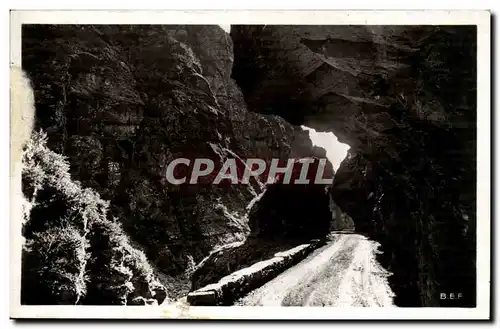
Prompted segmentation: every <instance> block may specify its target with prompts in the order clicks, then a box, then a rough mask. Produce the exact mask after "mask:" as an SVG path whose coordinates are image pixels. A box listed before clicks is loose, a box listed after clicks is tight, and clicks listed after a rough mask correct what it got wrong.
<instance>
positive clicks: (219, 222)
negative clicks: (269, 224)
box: [23, 25, 314, 297]
mask: <svg viewBox="0 0 500 329" xmlns="http://www.w3.org/2000/svg"><path fill="white" fill-rule="evenodd" d="M232 54H233V51H232V41H231V39H230V37H229V35H227V33H225V32H224V31H223V30H222V29H221V28H220V27H218V26H195V25H192V26H173V25H169V26H137V25H136V26H112V25H106V26H104V25H103V26H90V25H85V26H81V25H79V26H76V25H64V26H62V25H60V26H55V25H51V26H49V25H42V26H40V25H37V26H34V25H27V26H24V27H23V69H24V70H25V71H26V72H27V73H28V75H29V77H30V78H31V80H32V82H33V86H34V91H35V100H36V109H37V113H36V119H37V126H38V127H40V128H43V129H44V130H45V131H46V132H47V134H48V137H49V139H48V144H49V147H50V148H51V149H53V150H55V151H56V152H59V153H61V154H64V155H66V156H68V157H69V159H70V164H71V174H72V176H73V177H74V178H75V179H76V180H79V181H81V182H82V183H83V185H84V186H86V187H92V188H94V189H96V190H97V191H98V192H99V193H100V194H101V195H102V197H103V198H104V199H106V200H110V201H111V204H110V211H111V213H112V214H113V215H114V216H116V217H117V218H119V219H120V220H121V221H122V222H123V227H124V229H125V230H126V231H127V232H128V233H129V234H130V236H131V238H132V240H133V241H135V242H136V243H138V244H139V245H141V246H142V247H143V248H144V249H145V251H146V254H147V256H148V258H149V259H150V260H151V261H152V262H153V263H154V264H155V265H156V266H157V267H158V268H159V269H160V270H161V271H163V272H165V273H168V274H169V275H177V274H182V273H183V272H184V270H185V268H186V266H187V260H188V259H194V261H196V262H197V261H200V260H201V259H202V258H203V257H204V256H205V255H206V254H207V253H208V252H209V251H210V250H211V249H212V248H213V247H214V246H218V245H222V244H225V243H229V242H232V241H239V240H242V239H243V238H244V237H245V236H246V235H247V234H248V232H249V228H248V224H247V219H246V208H245V207H246V205H247V204H248V202H249V201H250V200H251V199H252V198H253V197H254V196H255V195H257V194H258V193H260V192H261V191H260V186H259V185H258V184H251V185H231V184H225V185H219V186H216V185H209V184H198V185H189V184H185V185H179V186H174V185H171V184H169V183H168V182H167V181H166V179H165V171H166V167H167V164H168V163H170V161H171V160H173V159H175V158H178V157H184V158H189V159H193V158H195V157H206V158H211V159H214V160H216V168H220V166H221V164H222V163H223V161H224V160H225V159H227V158H236V159H240V158H241V159H245V158H249V157H259V158H263V159H270V158H272V157H275V158H280V159H283V160H284V159H286V158H288V157H289V156H299V155H300V154H302V153H304V154H305V155H309V154H311V152H314V151H313V150H312V145H311V142H310V140H309V137H308V136H307V133H306V132H303V131H302V130H301V129H300V128H298V127H294V126H292V125H290V124H289V123H287V122H286V121H285V120H284V119H282V118H280V117H277V116H273V115H261V114H257V113H253V112H249V111H247V109H246V105H245V102H244V100H243V96H242V94H241V92H240V90H239V88H238V86H237V85H236V83H235V82H234V81H233V80H232V79H231V78H230V74H231V67H232V58H233V55H232ZM294 145H297V148H296V150H292V149H294ZM292 151H293V152H292ZM174 297H175V296H174Z"/></svg>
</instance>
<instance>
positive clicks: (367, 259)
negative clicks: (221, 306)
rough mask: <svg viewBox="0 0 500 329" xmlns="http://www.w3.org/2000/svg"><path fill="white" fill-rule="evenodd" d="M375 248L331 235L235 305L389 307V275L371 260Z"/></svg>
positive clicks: (349, 236) (365, 242) (358, 237)
mask: <svg viewBox="0 0 500 329" xmlns="http://www.w3.org/2000/svg"><path fill="white" fill-rule="evenodd" d="M378 246H379V245H378V243H376V242H374V241H370V240H368V239H367V238H365V237H364V236H361V235H358V234H334V235H333V236H332V242H330V243H329V244H327V245H326V246H324V247H322V248H319V249H318V250H316V251H314V252H313V253H312V254H311V255H309V256H308V257H307V258H306V259H304V260H303V261H302V262H300V263H299V264H297V265H295V266H294V267H292V268H290V269H288V270H287V271H285V272H283V273H281V274H280V275H279V276H277V277H276V278H275V279H273V280H271V281H269V282H268V283H266V284H265V285H263V286H262V287H260V288H258V289H256V290H254V291H252V292H251V293H250V294H248V295H247V296H245V297H243V298H242V299H240V300H239V301H237V302H236V303H235V304H236V305H239V306H333V307H339V306H340V307H349V306H361V307H362V306H365V307H377V306H393V302H392V299H393V293H392V291H391V289H390V287H389V284H388V282H387V276H388V275H389V273H388V272H387V271H386V270H385V269H383V268H382V267H381V266H380V264H378V263H377V261H376V259H375V256H376V252H377V248H378Z"/></svg>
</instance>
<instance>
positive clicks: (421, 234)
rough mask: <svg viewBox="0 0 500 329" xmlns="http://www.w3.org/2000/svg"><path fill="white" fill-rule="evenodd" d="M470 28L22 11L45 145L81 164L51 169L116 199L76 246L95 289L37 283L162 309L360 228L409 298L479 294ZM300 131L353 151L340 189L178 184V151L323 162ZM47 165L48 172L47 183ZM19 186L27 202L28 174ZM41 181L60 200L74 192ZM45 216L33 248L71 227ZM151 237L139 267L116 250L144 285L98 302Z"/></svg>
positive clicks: (410, 301) (63, 297) (423, 302)
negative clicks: (174, 178)
mask: <svg viewBox="0 0 500 329" xmlns="http://www.w3.org/2000/svg"><path fill="white" fill-rule="evenodd" d="M475 33H476V32H475V29H474V27H467V26H461V27H455V26H447V27H440V26H333V25H332V26H272V25H265V26H258V25H247V26H239V25H233V26H232V27H231V32H230V33H227V32H225V31H224V30H223V29H222V28H220V27H219V26H215V25H213V26H202V25H25V26H24V27H23V35H22V57H23V61H22V66H23V70H24V71H25V72H26V73H27V75H28V77H29V78H30V79H31V81H32V85H33V89H34V95H35V105H36V113H35V119H36V120H35V130H37V131H38V130H39V129H42V130H43V131H44V132H45V133H46V135H47V138H46V143H47V148H48V149H50V152H52V153H53V154H55V155H53V154H52V153H50V154H51V155H50V156H51V157H52V156H53V157H56V158H57V154H60V155H63V156H65V157H66V158H67V161H68V167H67V168H65V167H64V166H62V167H64V168H62V169H57V170H62V171H66V172H67V174H68V175H70V176H71V179H72V180H74V181H78V182H80V183H81V185H82V188H83V189H90V190H92V191H93V192H92V193H95V195H94V194H93V196H92V200H94V199H96V198H97V199H99V200H100V199H102V200H104V201H103V202H104V203H106V202H107V203H109V205H107V206H106V207H104V206H103V207H101V206H99V207H98V210H96V211H97V212H96V216H97V217H98V218H99V220H96V221H95V223H99V224H94V225H91V226H89V227H85V228H83V231H82V230H81V229H80V228H78V229H77V232H76V233H75V232H73V231H72V232H73V233H72V234H73V235H71V236H78V239H80V240H81V243H80V242H79V243H78V244H76V245H75V244H69V245H68V246H67V248H73V249H75V250H79V252H80V253H81V255H80V254H78V255H79V256H78V257H79V258H78V259H80V260H81V261H79V263H78V264H79V265H78V266H80V268H83V270H85V271H87V272H89V278H88V280H87V281H85V280H81V283H80V285H83V286H85V288H87V289H83V290H82V291H81V292H79V294H80V295H81V296H82V297H81V298H80V297H78V298H74V296H73V295H72V294H69V295H70V296H71V297H68V294H67V293H66V294H61V293H58V294H54V292H53V291H50V290H43V291H42V293H43V294H45V295H50V298H49V297H47V298H49V299H50V300H51V301H55V302H57V303H61V304H67V303H75V302H76V303H81V304H82V303H83V304H96V303H108V304H113V303H122V304H123V303H124V304H131V303H133V301H135V302H137V300H141V298H143V299H142V300H151V299H156V302H158V303H162V302H163V301H164V300H165V299H167V300H168V299H176V298H178V297H180V296H183V295H185V294H186V293H187V292H188V291H189V290H193V289H197V288H199V287H201V286H202V285H205V284H209V283H213V282H215V281H217V280H218V279H220V278H221V277H223V276H225V275H227V274H229V273H231V272H234V271H236V270H239V269H241V268H243V267H245V266H250V265H251V264H253V263H255V262H257V261H259V260H262V259H265V258H266V257H269V256H271V255H273V254H275V253H276V252H279V251H281V250H283V249H284V248H292V247H294V246H296V245H297V244H300V243H302V242H303V241H305V240H309V239H314V238H321V237H324V236H326V235H327V234H328V233H329V232H330V231H331V230H332V229H346V228H347V229H353V226H354V227H355V229H356V231H358V232H361V233H364V234H367V235H369V236H370V237H371V238H372V239H374V240H375V241H378V242H380V243H381V250H382V251H383V253H382V254H380V255H379V257H380V262H381V264H382V265H383V266H384V267H385V268H386V269H387V270H388V271H390V272H392V273H393V275H392V276H391V278H390V279H389V280H390V281H389V282H390V284H391V288H392V289H393V290H394V292H395V294H396V298H395V303H396V304H397V305H399V306H447V304H446V303H447V301H441V300H439V293H440V292H441V291H457V290H458V289H461V291H463V292H464V296H465V299H466V301H465V305H466V306H473V305H474V303H475V237H476V235H475V220H476V218H475V147H476V144H475V134H476V130H475V129H476V125H475V124H476V123H475V113H476V109H475V104H476V99H475V83H476V82H475ZM302 125H304V126H307V127H311V128H314V129H315V130H317V131H324V132H333V133H334V134H335V136H337V137H338V138H339V140H340V141H341V142H343V143H346V144H348V145H349V146H350V150H349V154H348V156H347V157H346V159H345V160H344V161H343V162H342V163H341V165H340V167H339V168H338V170H336V172H335V173H333V170H330V175H331V176H332V177H334V181H333V185H331V186H326V187H325V186H315V185H304V186H300V185H299V186H297V185H284V184H279V182H277V183H276V184H269V185H266V184H263V183H262V182H259V181H251V182H250V184H248V185H242V184H234V185H232V184H222V185H212V184H196V185H190V184H184V185H177V186H174V185H170V184H168V183H167V182H166V180H165V170H166V166H167V164H168V163H169V162H170V161H172V160H173V159H175V158H178V157H184V158H196V157H206V158H210V159H213V160H214V162H215V163H216V166H217V165H218V166H221V165H222V163H223V162H224V161H225V160H226V159H228V158H234V159H236V160H237V161H241V160H242V159H246V158H252V157H255V158H261V159H264V160H266V161H267V162H269V161H270V160H271V159H272V158H278V159H280V160H286V159H289V158H302V157H312V158H316V159H318V158H324V157H325V154H326V152H325V150H323V149H321V148H319V147H316V146H314V145H313V144H312V142H311V140H310V138H309V135H308V133H307V132H306V131H304V130H303V129H302V128H300V126H302ZM44 152H49V150H47V151H44ZM44 154H45V153H44ZM30 159H31V158H30ZM43 159H45V158H43ZM46 162H50V161H46ZM44 163H45V162H44ZM38 165H39V162H36V163H34V164H32V167H36V168H38V167H37V166H38ZM50 168H51V167H50ZM50 168H49V169H50ZM330 168H331V165H330ZM49 169H47V168H45V167H43V166H42V168H41V169H37V170H42V171H44V172H46V174H47V175H48V177H50V175H53V171H54V170H53V169H50V170H52V171H50V170H49ZM26 175H27V174H26ZM26 175H25V176H26ZM28 176H29V175H28ZM65 177H67V176H65ZM48 181H51V180H50V179H48ZM24 184H26V187H27V189H25V190H26V193H25V195H26V197H27V198H28V197H30V199H32V198H33V194H32V193H31V192H30V191H31V190H30V189H29V188H28V187H30V185H31V184H33V182H31V181H29V180H25V183H24ZM68 184H69V183H68ZM49 185H50V184H49ZM37 186H38V185H37ZM42 187H43V188H45V189H50V191H52V192H51V193H52V194H50V193H49V194H48V196H51V195H53V192H54V189H55V190H58V189H60V187H58V185H50V186H44V185H43V186H42ZM64 191H66V190H64ZM68 193H69V192H64V193H63V194H64V195H68ZM71 193H73V192H71ZM78 193H80V192H78ZM39 195H40V196H43V195H44V194H43V193H42V194H39ZM71 195H74V194H71ZM65 198H66V197H65ZM72 198H73V199H74V196H73V197H72ZM73 199H71V200H73ZM50 200H52V199H51V198H50V197H48V198H46V199H43V200H42V199H40V200H37V201H36V204H38V205H39V204H43V202H46V203H48V202H51V201H50ZM64 200H66V199H64ZM102 200H101V201H102ZM101 201H95V200H94V201H92V204H94V203H96V204H101ZM64 202H67V201H64ZM86 207H87V206H85V208H83V209H87V208H86ZM70 208H71V207H70ZM32 209H33V208H32ZM35 209H37V208H36V207H35ZM50 209H53V208H50ZM92 209H93V208H92ZM84 213H86V212H84ZM47 214H48V213H47V211H45V212H44V211H33V210H31V211H30V212H28V214H27V218H28V219H27V223H28V224H30V225H27V226H26V227H29V230H27V232H28V233H26V236H25V237H26V238H27V239H28V240H30V241H32V242H33V243H35V242H37V243H38V242H39V240H37V239H40V238H39V237H40V234H41V233H43V232H46V231H48V230H50V229H53V227H52V226H53V225H59V224H50V223H49V224H47V225H38V226H36V225H35V226H33V225H31V224H32V223H39V222H40V221H41V220H42V219H43V218H45V217H46V216H47ZM58 216H59V217H60V218H66V214H58ZM58 220H59V221H61V219H58ZM58 220H55V221H53V222H51V223H58ZM108 222H109V223H116V224H109V223H108ZM102 223H104V224H102ZM85 230H86V231H85ZM109 231H113V232H119V233H117V235H124V236H126V237H127V241H126V242H124V241H121V240H120V239H118V238H117V237H116V238H115V239H114V240H113V239H111V240H112V241H114V242H113V243H115V244H117V245H119V246H121V247H120V248H118V249H120V250H119V251H117V248H115V247H109V245H110V244H112V245H113V246H114V244H113V243H110V242H109V241H108V240H110V239H109V238H108V234H107V233H103V232H109ZM85 232H87V233H85ZM37 234H38V235H37ZM113 237H114V235H113ZM82 239H83V240H82ZM80 240H78V241H80ZM38 244H40V243H38ZM86 244H88V246H86ZM42 245H43V243H42ZM123 246H126V247H123ZM108 249H109V253H108V254H107V256H106V257H103V256H102V255H101V254H100V250H101V251H102V250H108ZM123 250H127V252H123ZM141 251H143V252H144V255H143V256H137V258H134V257H135V256H134V257H132V259H140V260H141V261H140V262H137V261H133V262H132V261H129V263H126V262H125V263H123V264H125V265H126V266H125V265H123V264H122V263H120V264H122V265H123V266H125V267H127V266H128V268H129V269H131V270H130V271H131V272H133V273H142V274H140V275H137V276H136V277H137V278H140V279H137V280H135V279H134V276H132V277H127V278H128V279H127V280H129V281H130V282H131V284H127V282H125V283H123V285H124V286H127V287H129V289H128V290H127V289H122V290H119V292H116V293H114V294H109V295H106V296H105V297H106V298H105V300H103V297H102V296H101V294H100V293H99V292H98V291H100V290H101V289H106V287H108V288H109V287H115V286H116V285H117V284H116V282H111V281H112V280H108V279H109V276H108V277H106V275H103V273H107V272H104V269H105V268H107V267H109V264H110V262H111V260H113V261H116V260H117V259H121V257H122V256H123V255H128V254H132V255H138V254H140V253H141ZM30 255H31V254H30ZM35 256H36V255H35ZM25 259H28V258H25ZM84 259H85V261H84ZM87 259H89V260H87ZM118 263H119V261H118ZM137 263H141V264H147V266H146V265H144V266H137ZM131 264H132V265H131ZM120 266H121V265H120ZM120 268H122V267H120ZM136 268H141V269H142V270H141V271H137V270H136ZM144 268H146V270H144ZM26 271H27V272H25V273H30V272H29V271H30V269H29V268H27V269H26ZM127 271H128V270H127ZM75 273H76V272H75ZM110 273H111V274H110V276H111V277H114V276H119V275H118V274H113V272H112V271H111V272H110ZM74 276H75V277H79V274H78V273H77V274H74ZM28 277H29V276H28ZM72 277H73V276H72ZM191 280H192V282H191ZM122 281H123V280H122ZM125 281H126V280H125ZM79 282H80V281H79ZM85 282H87V283H85ZM36 285H37V284H36V282H33V281H31V282H29V283H26V285H25V286H23V288H24V289H25V290H26V289H36ZM130 286H132V288H130ZM103 287H104V288H103ZM92 289H94V290H92ZM83 291H86V292H85V293H83ZM113 291H115V290H113ZM116 291H118V290H116ZM150 291H153V293H151V292H150ZM154 291H156V293H154ZM160 291H161V292H160ZM167 296H168V297H167ZM129 297H130V298H129ZM139 297H141V298H139ZM35 302H37V301H35ZM27 303H30V301H27ZM31 303H34V302H33V301H32V302H31Z"/></svg>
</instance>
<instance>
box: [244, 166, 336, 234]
mask: <svg viewBox="0 0 500 329" xmlns="http://www.w3.org/2000/svg"><path fill="white" fill-rule="evenodd" d="M314 160H315V162H314V163H312V164H311V166H310V169H312V168H314V164H317V163H318V161H319V160H318V159H314ZM328 165H329V166H330V175H328V176H325V178H332V176H333V175H332V170H331V164H330V163H328ZM295 168H297V170H296V171H294V172H293V174H292V179H294V178H298V177H299V173H300V168H301V166H294V169H295ZM311 172H315V170H314V169H313V170H311ZM283 180H284V176H281V178H280V179H279V180H278V181H277V182H276V183H274V184H271V185H268V186H267V187H266V191H265V193H264V194H263V195H262V197H261V198H260V199H259V200H258V201H257V202H256V203H255V204H254V205H253V207H252V209H251V210H250V213H249V215H248V218H249V225H250V236H251V237H255V238H259V239H271V240H272V239H279V238H281V239H291V240H295V241H307V240H310V239H315V238H322V237H324V236H326V235H327V234H328V232H330V229H331V227H332V221H333V215H332V212H331V209H330V202H329V201H330V196H329V192H328V186H327V185H321V184H314V183H313V182H314V181H313V179H310V183H309V184H304V185H295V184H294V185H291V184H283Z"/></svg>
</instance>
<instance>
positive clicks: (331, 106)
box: [231, 25, 476, 306]
mask: <svg viewBox="0 0 500 329" xmlns="http://www.w3.org/2000/svg"><path fill="white" fill-rule="evenodd" d="M231 37H232V39H233V41H234V53H235V62H234V66H233V74H232V75H233V77H234V78H235V80H236V82H237V83H238V85H240V86H241V88H242V91H243V93H244V95H245V100H246V101H247V103H248V105H249V108H250V109H251V110H253V111H256V112H259V113H266V114H277V115H280V116H281V117H283V118H285V119H286V120H287V121H289V122H291V123H293V124H296V125H299V124H303V125H306V126H308V127H311V128H314V129H315V130H317V131H332V132H333V133H334V134H335V135H336V136H337V137H338V138H339V140H340V141H341V142H344V143H347V144H349V145H350V146H351V150H350V152H349V155H348V157H347V159H346V160H344V161H343V163H342V165H341V166H340V168H339V170H338V172H337V173H336V175H335V181H334V184H333V187H332V189H331V194H332V198H333V201H334V202H335V203H336V204H338V205H339V206H340V208H341V209H342V210H343V211H345V212H346V213H347V214H348V215H349V216H351V217H352V219H353V220H354V222H355V225H356V229H357V230H359V231H361V232H366V233H367V234H369V235H370V236H371V237H372V238H373V239H374V240H376V241H379V242H381V243H382V247H383V248H382V249H383V251H384V254H383V255H381V256H380V260H381V262H382V265H384V266H385V267H386V268H387V269H388V270H389V271H391V272H393V273H394V275H393V276H392V277H391V285H392V289H393V290H394V292H395V293H396V299H395V302H396V304H398V305H400V306H436V305H441V306H451V305H452V303H454V302H453V301H451V302H450V301H443V300H440V299H439V294H440V293H441V292H453V291H461V292H463V295H464V300H461V301H460V303H461V304H460V305H461V306H471V305H474V303H475V221H476V218H475V177H476V173H475V161H476V160H475V154H476V146H475V145H476V137H475V136H476V82H475V79H476V74H475V65H476V64H475V63H476V62H475V59H476V29H475V27H474V26H273V25H265V26H256V25H253V26H232V29H231Z"/></svg>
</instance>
